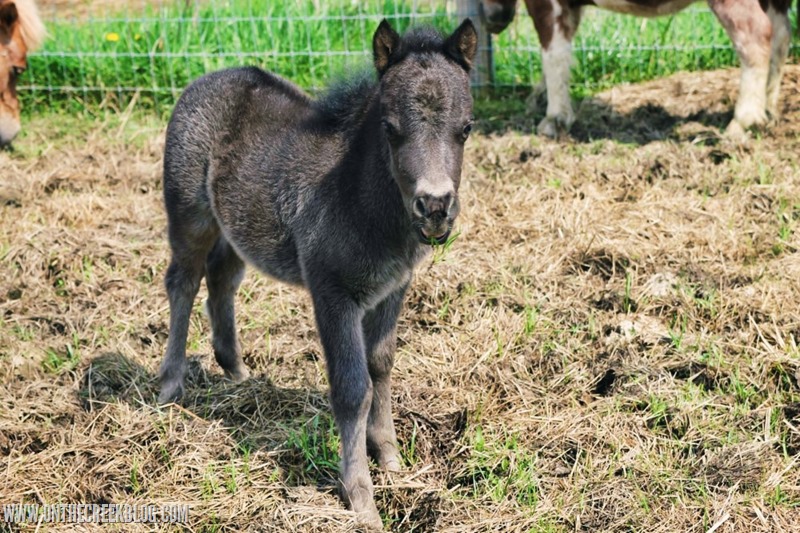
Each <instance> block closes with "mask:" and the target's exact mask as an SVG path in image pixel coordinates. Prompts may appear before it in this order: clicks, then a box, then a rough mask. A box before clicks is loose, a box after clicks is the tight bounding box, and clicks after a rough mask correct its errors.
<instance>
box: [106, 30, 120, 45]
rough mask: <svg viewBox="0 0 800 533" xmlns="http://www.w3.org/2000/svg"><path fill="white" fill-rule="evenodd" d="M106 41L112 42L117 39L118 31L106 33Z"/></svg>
mask: <svg viewBox="0 0 800 533" xmlns="http://www.w3.org/2000/svg"><path fill="white" fill-rule="evenodd" d="M106 41H110V42H112V43H115V42H117V41H119V33H114V32H113V31H112V32H109V33H106Z"/></svg>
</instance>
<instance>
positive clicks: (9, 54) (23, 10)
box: [0, 0, 45, 147]
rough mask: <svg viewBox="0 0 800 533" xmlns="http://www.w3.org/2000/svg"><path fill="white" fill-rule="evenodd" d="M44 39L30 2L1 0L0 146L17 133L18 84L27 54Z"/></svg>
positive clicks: (43, 33)
mask: <svg viewBox="0 0 800 533" xmlns="http://www.w3.org/2000/svg"><path fill="white" fill-rule="evenodd" d="M44 36H45V29H44V25H43V24H42V20H41V19H40V18H39V13H38V11H37V9H36V5H35V4H34V3H33V2H32V0H0V147H2V146H6V145H8V144H10V143H11V141H12V140H13V139H14V137H16V136H17V133H19V130H20V121H19V107H20V106H19V99H18V98H17V81H18V79H19V76H20V75H21V74H22V73H23V72H24V71H25V69H26V68H27V67H28V63H27V59H26V58H27V55H28V52H30V51H32V50H34V49H36V48H37V47H38V46H39V45H40V44H41V42H42V40H43V39H44Z"/></svg>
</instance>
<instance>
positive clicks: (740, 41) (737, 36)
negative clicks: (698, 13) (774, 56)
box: [708, 0, 772, 137]
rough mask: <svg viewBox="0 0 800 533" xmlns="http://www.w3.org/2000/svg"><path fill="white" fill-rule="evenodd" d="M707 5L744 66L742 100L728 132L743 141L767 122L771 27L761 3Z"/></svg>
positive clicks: (717, 0)
mask: <svg viewBox="0 0 800 533" xmlns="http://www.w3.org/2000/svg"><path fill="white" fill-rule="evenodd" d="M708 5H709V7H711V9H712V11H714V14H715V15H716V16H717V18H718V19H719V20H720V22H721V23H722V25H723V26H724V27H725V31H727V32H728V36H729V37H730V38H731V41H732V42H733V46H734V48H735V49H736V53H737V54H738V55H739V60H740V61H741V64H742V77H741V80H740V82H739V98H738V100H737V101H736V109H735V110H734V113H733V120H732V121H731V123H730V125H728V129H727V130H726V132H725V133H726V134H727V135H729V136H732V137H740V136H742V135H744V131H745V130H746V129H748V128H751V127H753V126H763V125H764V124H766V122H767V112H766V111H767V77H768V74H769V69H770V39H771V37H772V27H771V24H770V20H769V17H767V14H766V13H764V11H763V10H762V9H761V6H760V5H759V2H758V0H709V2H708Z"/></svg>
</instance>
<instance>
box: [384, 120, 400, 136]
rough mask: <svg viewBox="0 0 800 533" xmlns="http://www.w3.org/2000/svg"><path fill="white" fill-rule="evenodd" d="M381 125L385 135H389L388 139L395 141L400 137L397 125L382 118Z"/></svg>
mask: <svg viewBox="0 0 800 533" xmlns="http://www.w3.org/2000/svg"><path fill="white" fill-rule="evenodd" d="M381 126H383V131H385V132H386V136H387V137H389V140H390V141H396V140H397V139H399V138H400V132H399V131H397V127H396V126H395V125H394V124H392V123H391V122H389V121H388V120H385V119H384V120H382V121H381Z"/></svg>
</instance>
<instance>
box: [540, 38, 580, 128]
mask: <svg viewBox="0 0 800 533" xmlns="http://www.w3.org/2000/svg"><path fill="white" fill-rule="evenodd" d="M571 67H572V42H571V41H569V40H568V39H567V38H566V37H565V36H564V34H563V32H562V31H561V27H560V25H558V24H557V25H556V26H555V28H554V31H553V40H552V41H550V46H549V47H547V48H545V49H543V50H542V69H543V70H544V83H545V87H547V114H546V116H545V117H544V119H542V121H541V122H540V123H539V126H538V127H537V128H536V131H537V132H538V133H539V135H546V136H547V137H557V136H558V133H559V131H569V128H570V127H571V126H572V123H573V122H575V112H574V111H573V110H572V101H571V100H570V96H569V78H570V68H571Z"/></svg>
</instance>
